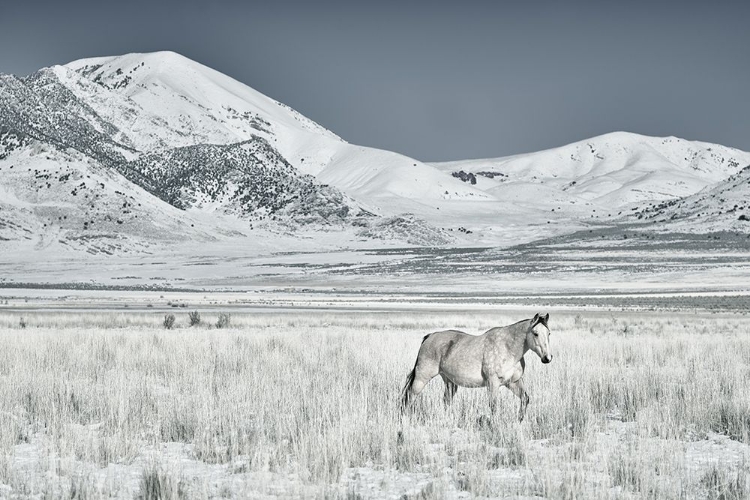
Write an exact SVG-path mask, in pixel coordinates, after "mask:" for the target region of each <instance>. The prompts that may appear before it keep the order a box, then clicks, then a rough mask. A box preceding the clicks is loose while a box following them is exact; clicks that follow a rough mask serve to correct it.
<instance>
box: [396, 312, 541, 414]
mask: <svg viewBox="0 0 750 500" xmlns="http://www.w3.org/2000/svg"><path fill="white" fill-rule="evenodd" d="M548 321H549V313H548V314H546V315H544V316H542V315H541V314H536V315H534V317H533V318H531V319H525V320H522V321H519V322H517V323H514V324H512V325H508V326H501V327H495V328H491V329H489V330H487V331H486V332H484V333H483V334H481V335H469V334H467V333H464V332H460V331H458V330H445V331H442V332H435V333H430V334H428V335H425V337H424V338H423V339H422V345H421V347H420V348H419V354H418V355H417V361H416V362H415V363H414V369H413V370H412V371H411V372H410V373H409V375H408V376H407V377H406V384H404V388H403V389H402V390H401V411H402V413H403V412H404V411H405V410H406V408H407V407H408V406H409V403H410V402H411V401H412V400H413V399H414V398H415V397H416V396H418V395H419V393H421V392H422V390H423V389H424V387H425V386H426V385H427V383H428V382H429V381H430V380H432V379H433V378H435V377H436V376H438V375H440V376H441V377H442V379H443V382H445V394H444V396H443V401H444V402H445V404H446V405H450V404H451V402H452V401H453V397H454V396H455V395H456V391H457V390H458V387H469V388H476V387H487V388H488V389H489V396H490V411H491V412H492V414H493V415H494V414H495V412H496V409H497V399H498V395H499V392H500V388H501V387H503V386H505V387H507V388H508V389H509V390H510V391H511V392H512V393H513V394H515V395H516V396H517V397H518V398H519V399H520V400H521V407H520V409H519V410H518V421H519V422H522V421H523V417H524V415H525V414H526V407H527V406H528V404H529V395H528V394H527V393H526V390H525V389H524V386H523V379H522V377H523V372H524V370H525V368H526V361H525V360H524V355H525V354H526V352H527V351H528V350H532V351H534V352H535V353H537V354H538V355H539V357H540V358H541V360H542V363H549V362H550V361H552V354H551V353H550V345H549V336H550V331H549V327H548V326H547V324H548Z"/></svg>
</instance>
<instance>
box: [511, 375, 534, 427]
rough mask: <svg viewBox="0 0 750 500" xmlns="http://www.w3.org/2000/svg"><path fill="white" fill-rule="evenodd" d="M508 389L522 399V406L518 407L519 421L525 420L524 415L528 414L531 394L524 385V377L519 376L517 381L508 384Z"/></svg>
mask: <svg viewBox="0 0 750 500" xmlns="http://www.w3.org/2000/svg"><path fill="white" fill-rule="evenodd" d="M508 389H510V390H511V392H513V394H515V395H516V396H517V397H518V399H520V400H521V407H520V408H519V409H518V421H519V422H523V417H524V416H525V415H526V407H527V406H528V405H529V395H528V394H527V393H526V390H525V389H524V387H523V379H520V378H519V379H518V380H516V381H515V382H512V383H510V384H508Z"/></svg>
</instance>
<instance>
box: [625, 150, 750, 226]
mask: <svg viewBox="0 0 750 500" xmlns="http://www.w3.org/2000/svg"><path fill="white" fill-rule="evenodd" d="M633 216H634V217H636V218H637V219H638V220H644V221H648V222H653V223H655V224H654V226H655V227H654V229H656V230H660V231H681V232H688V233H708V232H739V233H750V165H749V166H747V167H745V168H743V169H742V170H741V171H740V172H738V173H737V174H735V175H732V176H730V177H729V178H727V179H725V180H723V181H722V182H719V183H718V184H716V185H714V186H711V187H708V188H706V189H704V190H702V191H700V192H699V193H696V194H694V195H691V196H687V197H685V198H681V199H679V200H671V201H666V202H662V203H658V204H651V205H649V206H647V207H644V208H643V209H641V210H638V211H636V212H635V213H634V214H633Z"/></svg>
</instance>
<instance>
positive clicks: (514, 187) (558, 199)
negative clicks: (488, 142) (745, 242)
mask: <svg viewBox="0 0 750 500" xmlns="http://www.w3.org/2000/svg"><path fill="white" fill-rule="evenodd" d="M747 164H750V153H746V152H743V151H739V150H736V149H732V148H728V147H724V146H719V145H715V144H707V143H701V142H691V141H686V140H683V139H679V138H676V137H664V138H660V137H647V136H642V135H638V134H631V133H625V132H616V133H611V134H606V135H602V136H599V137H594V138H591V139H587V140H585V141H580V142H576V143H573V144H568V145H566V146H562V147H559V148H554V149H549V150H546V151H540V152H537V153H529V154H522V155H516V156H511V157H507V158H497V159H489V160H469V161H458V162H448V163H439V164H436V166H437V167H438V168H440V169H441V170H443V171H445V172H449V173H451V174H455V175H457V176H459V177H464V180H466V181H468V182H470V183H471V182H474V183H475V185H476V187H478V188H480V189H482V190H484V191H485V192H487V193H490V194H492V195H494V196H496V197H498V198H501V199H508V200H517V201H519V202H523V201H524V199H529V198H531V199H533V200H534V201H540V198H548V199H549V198H551V199H552V201H553V202H554V203H551V204H552V205H555V204H562V205H561V209H563V210H564V208H563V206H564V205H575V204H578V205H579V206H580V205H581V204H586V203H589V204H590V205H591V206H599V207H602V208H604V207H606V208H609V209H613V208H622V207H626V206H629V205H631V204H633V203H638V202H642V201H645V200H664V199H674V198H679V197H682V196H687V195H690V194H693V193H695V192H697V191H699V190H701V189H703V188H705V187H706V186H708V185H711V184H713V183H716V182H719V181H721V180H722V179H724V178H726V177H727V176H729V175H731V174H733V173H736V172H737V171H738V170H739V169H740V168H741V167H742V166H744V165H747ZM462 172H463V173H462ZM469 174H471V178H469ZM540 190H541V191H540Z"/></svg>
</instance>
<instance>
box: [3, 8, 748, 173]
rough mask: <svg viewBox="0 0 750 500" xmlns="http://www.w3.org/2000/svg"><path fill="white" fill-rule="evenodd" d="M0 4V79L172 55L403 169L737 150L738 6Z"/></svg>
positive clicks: (741, 71)
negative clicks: (652, 146)
mask: <svg viewBox="0 0 750 500" xmlns="http://www.w3.org/2000/svg"><path fill="white" fill-rule="evenodd" d="M562 3H563V2H549V3H545V2H532V1H518V0H517V1H513V2H500V1H486V2H471V1H464V2H458V1H452V2H441V1H431V2H417V1H411V2H407V1H399V2H390V1H383V0H381V1H372V2H354V1H347V2H344V1H342V2H313V1H298V2H284V1H275V0H265V1H264V2H251V1H242V2H240V1H237V2H219V1H185V0H166V1H159V2H151V1H149V2H144V1H141V0H130V1H111V0H99V1H74V0H66V1H63V2H60V1H50V2H38V1H36V2H35V1H23V2H21V1H18V0H13V1H9V0H0V72H3V73H15V74H19V75H25V74H28V73H31V72H33V71H35V70H36V69H39V68H41V67H44V66H50V65H53V64H63V63H66V62H69V61H71V60H75V59H81V58H85V57H93V56H102V55H116V54H124V53H128V52H150V51H157V50H174V51H176V52H179V53H181V54H183V55H185V56H187V57H189V58H191V59H194V60H196V61H199V62H201V63H203V64H206V65H208V66H211V67H213V68H215V69H217V70H219V71H221V72H223V73H226V74H228V75H230V76H232V77H234V78H236V79H238V80H240V81H241V82H244V83H246V84H247V85H250V86H251V87H253V88H255V89H257V90H259V91H261V92H263V93H265V94H267V95H268V96H270V97H272V98H274V99H277V100H279V101H281V102H284V103H286V104H288V105H290V106H292V107H293V108H295V109H297V110H298V111H300V112H302V113H303V114H305V115H307V116H308V117H310V118H312V119H313V120H315V121H317V122H319V123H321V124H322V125H324V126H325V127H327V128H329V129H331V130H332V131H334V132H335V133H337V134H338V135H340V136H341V137H343V138H344V139H346V140H347V141H349V142H352V143H356V144H362V145H367V146H374V147H380V148H385V149H390V150H395V151H398V152H401V153H404V154H407V155H410V156H414V157H416V158H419V159H421V160H428V161H437V160H454V159H464V158H481V157H495V156H504V155H509V154H515V153H522V152H527V151H536V150H540V149H545V148H549V147H554V146H558V145H562V144H566V143H569V142H573V141H576V140H580V139H584V138H587V137H591V136H594V135H599V134H603V133H607V132H611V131H615V130H626V131H631V132H637V133H641V134H648V135H660V136H661V135H676V136H680V137H684V138H687V139H694V140H703V141H708V142H717V143H721V144H725V145H728V146H734V147H737V148H740V149H744V150H748V151H750V92H749V91H748V89H750V24H749V22H750V2H748V1H744V2H714V1H712V2H708V1H704V2H691V1H671V2H661V3H659V5H658V6H657V5H656V4H657V2H633V1H622V2H617V3H609V2H605V1H591V2H577V3H568V4H567V5H562Z"/></svg>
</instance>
